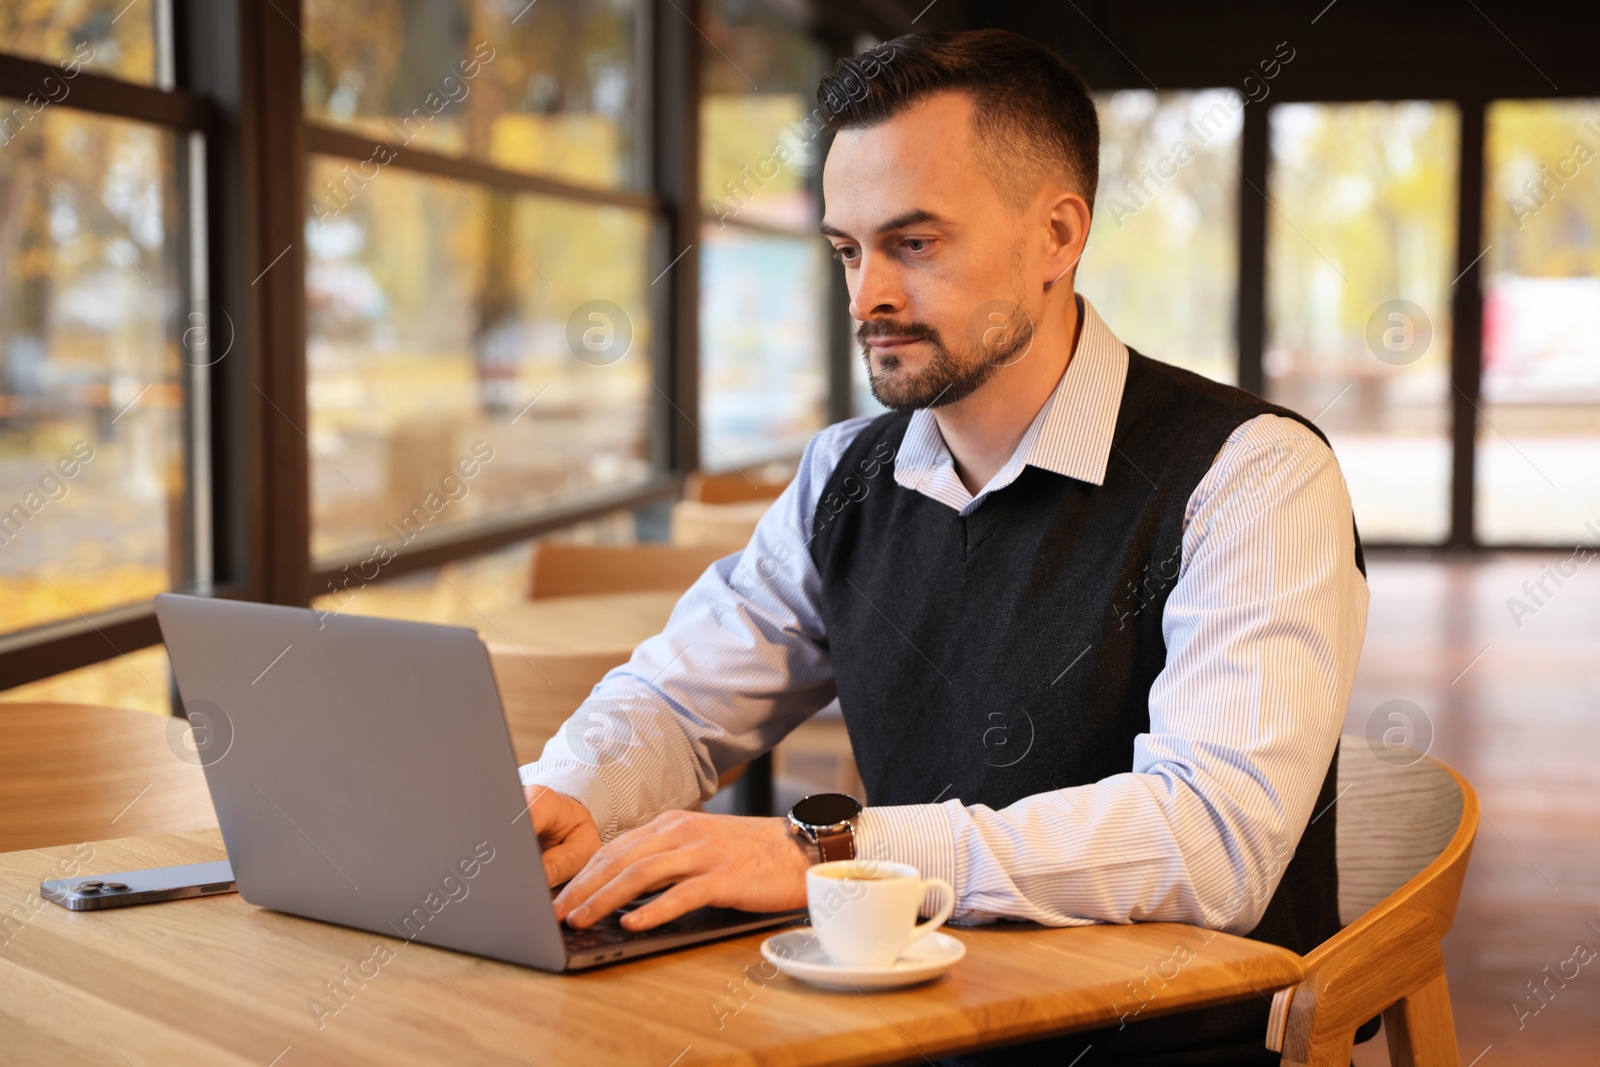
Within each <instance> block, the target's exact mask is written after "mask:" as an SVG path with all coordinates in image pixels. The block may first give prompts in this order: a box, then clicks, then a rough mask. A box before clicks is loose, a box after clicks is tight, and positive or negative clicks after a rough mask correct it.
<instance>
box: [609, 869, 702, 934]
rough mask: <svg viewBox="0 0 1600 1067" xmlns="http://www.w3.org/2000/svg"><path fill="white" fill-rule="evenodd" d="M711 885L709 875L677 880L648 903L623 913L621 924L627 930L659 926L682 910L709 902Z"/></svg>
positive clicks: (681, 912) (685, 910) (690, 909)
mask: <svg viewBox="0 0 1600 1067" xmlns="http://www.w3.org/2000/svg"><path fill="white" fill-rule="evenodd" d="M713 885H714V880H713V878H712V877H711V876H709V875H701V876H699V877H697V878H690V879H688V880H687V881H683V882H679V883H678V884H677V885H675V886H673V887H672V888H671V889H668V890H667V891H666V892H665V893H662V894H661V895H660V896H659V897H656V898H655V899H654V900H652V901H651V902H650V903H648V904H645V905H642V906H641V907H638V908H635V909H634V910H632V911H630V912H628V914H626V915H624V916H623V917H622V925H623V926H624V927H626V928H627V929H629V930H648V929H650V928H651V927H652V926H660V925H661V924H662V923H664V922H668V921H669V920H672V919H676V918H677V917H678V916H680V915H682V914H683V913H684V912H688V911H693V910H694V909H696V908H702V907H705V905H707V904H709V903H711V900H712V896H713Z"/></svg>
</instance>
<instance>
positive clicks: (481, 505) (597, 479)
mask: <svg viewBox="0 0 1600 1067" xmlns="http://www.w3.org/2000/svg"><path fill="white" fill-rule="evenodd" d="M347 169H348V164H346V163H345V162H344V161H342V160H333V159H326V158H321V157H317V158H314V160H313V164H312V169H311V188H312V190H313V191H315V190H317V189H319V188H320V189H324V190H326V189H327V188H329V186H330V185H332V186H334V187H338V186H339V184H340V183H343V182H345V180H346V177H347V175H346V171H347ZM346 188H347V190H350V191H349V192H347V193H346V194H345V199H343V200H342V202H341V206H340V209H339V211H338V212H337V214H333V213H319V212H318V210H317V209H318V204H319V201H317V200H315V199H313V201H312V204H311V207H310V210H309V211H308V216H309V217H308V219H307V222H306V243H307V247H308V248H309V250H310V256H309V260H308V264H307V276H306V300H307V325H308V331H307V346H306V358H307V362H308V366H309V375H310V385H309V396H308V403H309V405H310V415H311V419H310V421H311V425H310V427H309V433H310V441H311V445H312V450H311V453H310V464H311V482H312V493H311V500H312V534H311V536H312V554H313V556H314V557H315V558H318V559H326V558H327V557H328V556H330V555H332V554H335V553H340V552H346V551H355V550H366V549H367V548H369V547H373V548H375V547H376V546H375V545H374V540H377V541H384V542H388V543H390V544H391V545H392V546H393V548H394V550H395V551H398V550H400V548H402V547H403V545H404V544H406V543H409V542H410V541H411V540H412V539H413V538H415V537H416V536H417V535H418V533H419V532H422V531H424V530H433V529H441V528H445V527H451V526H461V525H463V524H465V523H469V522H470V521H472V520H473V519H476V518H479V517H482V516H485V515H503V514H507V513H523V512H529V511H534V510H537V509H539V508H542V507H549V506H552V505H555V504H557V503H565V502H570V501H573V500H575V499H578V498H581V497H584V496H587V495H592V494H593V493H594V492H596V491H599V490H612V489H616V488H619V487H624V486H627V485H631V484H637V483H640V482H642V481H644V480H646V479H647V478H648V477H649V475H650V459H649V442H648V439H647V429H648V426H647V422H648V415H649V398H650V395H651V374H650V369H651V358H650V351H651V345H652V343H653V342H652V336H651V334H652V330H651V321H650V314H649V298H650V286H649V281H650V280H649V277H648V276H647V274H646V270H647V265H648V261H649V255H648V253H649V236H650V234H649V220H648V218H647V217H646V216H645V215H644V214H643V213H641V212H636V211H631V210H628V209H624V208H617V207H606V206H591V205H586V204H577V203H573V202H570V201H563V200H556V199H551V198H548V197H539V196H512V195H504V194H491V193H490V192H489V191H487V190H486V189H484V188H483V187H481V186H478V185H475V184H473V183H470V182H456V181H451V180H449V179H441V178H432V177H424V176H421V175H417V174H415V173H410V172H405V171H395V170H389V171H385V172H383V173H382V174H381V175H379V176H378V177H376V178H374V179H372V180H370V181H367V182H365V183H363V184H361V185H359V186H346ZM468 471H470V472H471V473H470V474H469V473H467V472H468Z"/></svg>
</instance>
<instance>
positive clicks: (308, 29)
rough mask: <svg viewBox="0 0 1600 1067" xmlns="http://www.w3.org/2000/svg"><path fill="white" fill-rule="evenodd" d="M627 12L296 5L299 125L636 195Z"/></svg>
mask: <svg viewBox="0 0 1600 1067" xmlns="http://www.w3.org/2000/svg"><path fill="white" fill-rule="evenodd" d="M640 7H641V5H640V4H639V3H637V2H635V0H543V2H542V3H539V4H530V3H527V2H526V0H523V2H520V3H511V2H504V0H440V2H433V3H427V4H376V5H365V4H352V3H349V2H348V0H304V12H305V14H304V19H305V34H306V47H305V60H304V66H303V67H302V82H303V90H302V91H303V93H304V98H305V108H306V117H307V118H308V119H311V120H312V121H313V122H319V123H326V124H328V125H333V126H338V127H341V128H343V129H345V130H348V131H349V132H351V133H356V134H361V135H364V136H366V137H368V138H378V139H381V140H383V141H385V142H387V143H389V144H391V145H394V146H396V147H405V146H410V147H415V148H423V149H427V150H429V151H432V152H438V153H440V154H443V155H449V156H461V157H468V158H473V159H481V160H484V161H486V162H489V163H493V164H495V165H496V166H500V167H506V168H509V169H513V170H520V171H527V172H530V173H540V174H546V175H549V176H550V177H554V178H560V179H563V180H565V181H569V182H574V183H576V184H580V185H600V186H641V185H643V184H645V173H644V163H645V159H644V155H645V152H644V138H643V136H642V132H643V128H642V125H641V123H640V121H639V119H640V112H641V105H640V89H641V83H642V78H641V76H640V55H641V52H642V49H641V47H640V44H641V40H642V37H641V35H642V32H643V24H644V20H643V18H642V15H641V11H640Z"/></svg>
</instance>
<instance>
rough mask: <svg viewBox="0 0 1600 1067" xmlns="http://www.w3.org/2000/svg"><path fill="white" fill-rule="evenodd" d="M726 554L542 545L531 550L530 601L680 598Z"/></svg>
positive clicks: (682, 548)
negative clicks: (609, 596)
mask: <svg viewBox="0 0 1600 1067" xmlns="http://www.w3.org/2000/svg"><path fill="white" fill-rule="evenodd" d="M728 552H729V550H728V549H725V548H722V547H721V546H719V545H578V544H566V543H563V542H559V541H542V542H540V543H538V544H536V545H534V546H533V562H532V564H531V566H530V569H529V575H528V597H529V599H531V600H539V599H542V598H544V597H551V596H589V595H593V594H596V593H651V592H658V593H681V592H683V591H684V590H686V589H688V588H689V587H690V586H691V585H693V584H694V580H695V579H696V578H698V577H700V575H701V574H702V573H704V571H705V569H706V568H707V567H709V566H711V564H713V563H715V562H716V561H717V560H719V559H721V558H722V557H723V556H726V555H728Z"/></svg>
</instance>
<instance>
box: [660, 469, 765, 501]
mask: <svg viewBox="0 0 1600 1067" xmlns="http://www.w3.org/2000/svg"><path fill="white" fill-rule="evenodd" d="M788 484H789V478H788V477H782V478H778V477H773V476H772V475H771V474H770V473H769V472H768V470H767V469H766V468H763V469H762V470H758V471H728V472H727V473H726V474H707V473H705V472H704V471H694V472H693V473H691V474H690V475H689V476H688V477H687V478H685V479H684V480H683V499H685V500H698V501H699V502H700V503H702V504H739V503H742V502H744V501H747V500H776V499H778V494H779V493H781V492H783V487H784V486H786V485H788Z"/></svg>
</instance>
